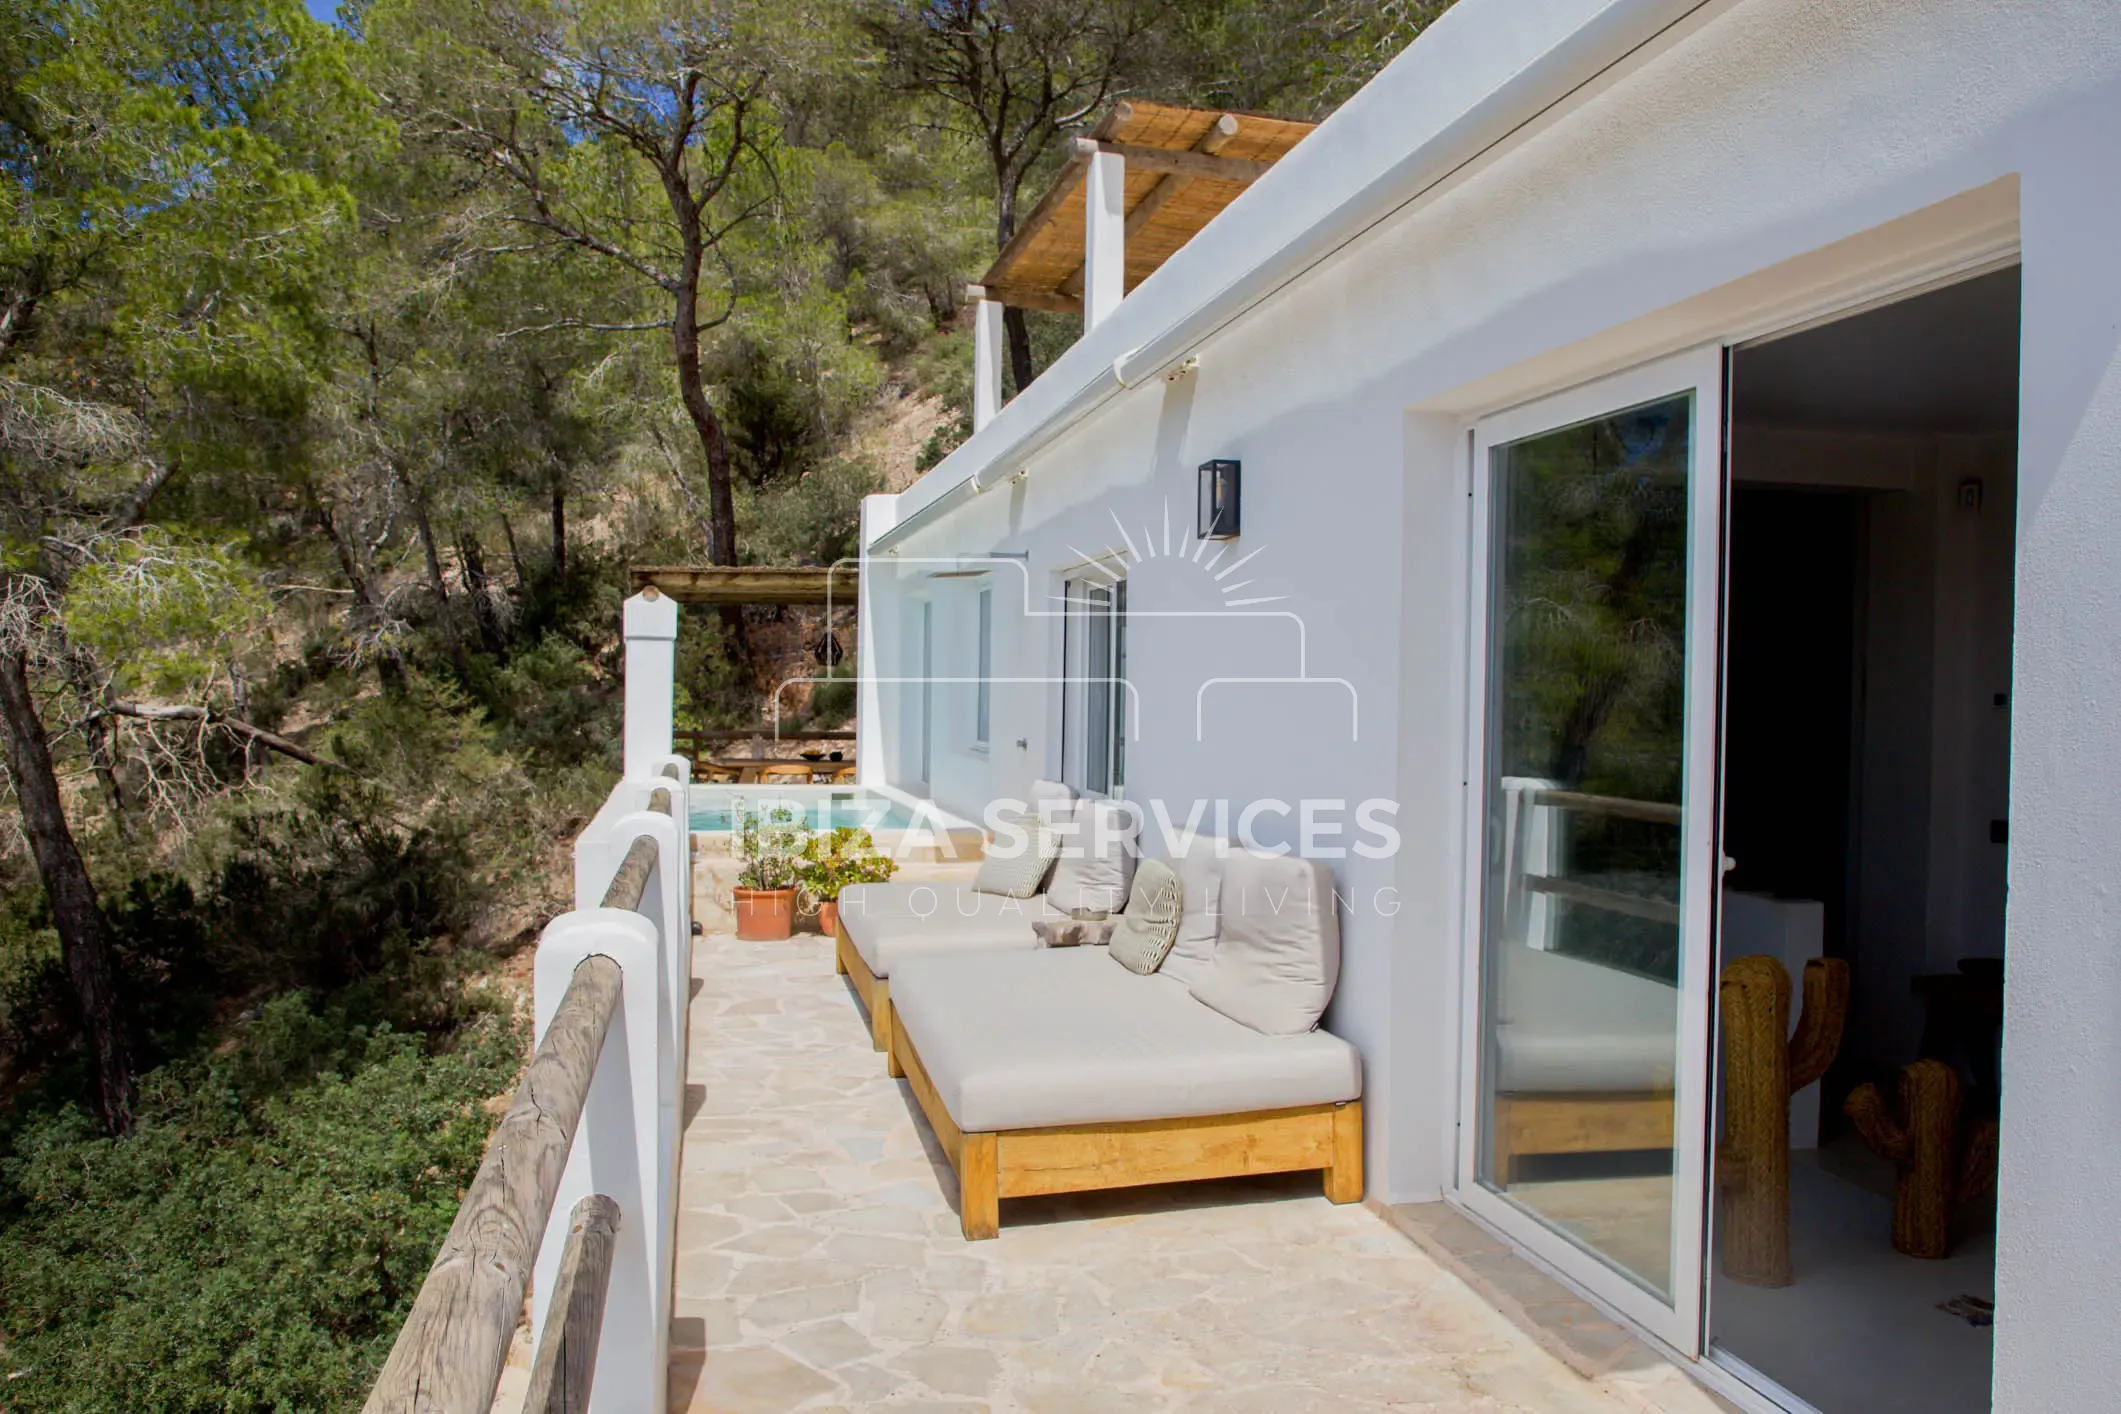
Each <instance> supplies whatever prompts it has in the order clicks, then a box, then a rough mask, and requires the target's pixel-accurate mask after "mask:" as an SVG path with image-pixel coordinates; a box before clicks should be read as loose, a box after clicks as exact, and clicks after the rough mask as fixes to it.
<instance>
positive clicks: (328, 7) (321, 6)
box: [307, 0, 339, 24]
mask: <svg viewBox="0 0 2121 1414" xmlns="http://www.w3.org/2000/svg"><path fill="white" fill-rule="evenodd" d="M307 3H308V5H309V13H310V14H312V15H314V16H316V17H317V18H318V19H320V20H323V21H324V22H325V23H326V24H329V23H330V22H331V20H332V18H333V17H334V16H335V15H337V14H338V13H339V0H307Z"/></svg>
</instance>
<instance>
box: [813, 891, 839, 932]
mask: <svg viewBox="0 0 2121 1414" xmlns="http://www.w3.org/2000/svg"><path fill="white" fill-rule="evenodd" d="M817 930H818V931H819V932H820V933H823V934H824V935H825V936H826V937H828V938H834V937H838V936H839V931H840V905H839V900H837V899H828V900H826V901H825V902H823V903H820V904H819V905H818V906H817Z"/></svg>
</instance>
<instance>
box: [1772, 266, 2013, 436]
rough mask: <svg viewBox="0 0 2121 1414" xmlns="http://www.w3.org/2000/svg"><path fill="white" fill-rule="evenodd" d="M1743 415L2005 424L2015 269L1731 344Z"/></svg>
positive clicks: (1923, 424)
mask: <svg viewBox="0 0 2121 1414" xmlns="http://www.w3.org/2000/svg"><path fill="white" fill-rule="evenodd" d="M1732 403H1733V406H1732V413H1733V416H1734V417H1735V419H1736V420H1737V421H1738V422H1741V423H1751V424H1755V425H1768V426H1784V427H1832V428H1840V429H1845V430H1852V431H1853V430H1862V431H1876V432H1913V431H1926V432H2008V431H2010V430H2011V429H2012V428H2014V427H2015V426H2016V425H2017V418H2018V271H2017V269H2016V268H2015V267H2013V268H2011V269H2009V270H1999V271H1997V272H1996V273H1994V274H1992V275H1983V276H1981V277H1979V278H1978V279H1973V280H1966V281H1962V282H1961V283H1959V284H1956V285H1948V286H1946V287H1945V288H1943V289H1941V290H1933V291H1931V292H1930V293H1928V294H1924V295H1918V296H1916V297H1915V298H1913V299H1906V300H1900V301H1898V302H1897V303H1894V304H1888V305H1883V306H1880V307H1879V308H1877V309H1873V310H1869V311H1867V312H1865V313H1863V314H1859V315H1855V316H1853V317H1852V318H1848V319H1841V320H1836V321H1835V322H1833V323H1831V324H1822V325H1820V326H1819V327H1817V328H1814V329H1807V330H1805V331H1804V332H1803V333H1801V334H1792V335H1789V336H1788V337H1786V338H1780V339H1775V340H1772V341H1770V342H1768V343H1764V344H1759V345H1755V346H1753V347H1750V348H1744V349H1740V350H1739V351H1738V356H1737V361H1736V367H1735V369H1734V371H1733V374H1732Z"/></svg>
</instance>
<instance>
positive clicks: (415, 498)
mask: <svg viewBox="0 0 2121 1414" xmlns="http://www.w3.org/2000/svg"><path fill="white" fill-rule="evenodd" d="M398 480H399V482H400V484H402V485H404V487H405V494H406V499H407V500H409V501H411V502H412V523H413V527H414V529H416V530H418V531H419V533H420V549H421V551H422V552H424V553H425V554H426V556H427V587H428V589H429V590H430V591H431V592H432V593H433V594H434V597H435V622H436V623H438V624H440V625H441V626H442V641H443V642H444V643H445V644H447V645H448V647H449V661H450V662H451V663H452V664H453V665H455V667H456V670H457V676H458V677H459V678H461V679H464V680H466V681H469V680H470V678H471V660H470V659H469V658H467V657H465V656H464V640H463V639H462V638H459V637H458V636H457V623H456V616H455V615H454V614H453V613H452V612H451V607H450V603H449V582H448V581H447V580H445V579H444V578H443V577H442V551H441V548H440V547H439V546H437V545H436V544H435V532H434V524H433V522H432V521H431V520H430V519H429V518H428V515H427V497H426V496H425V495H424V494H422V493H421V491H420V490H419V488H417V487H415V486H413V485H412V484H411V483H410V481H409V480H408V479H407V478H406V477H405V475H404V474H403V473H402V472H400V473H399V476H398Z"/></svg>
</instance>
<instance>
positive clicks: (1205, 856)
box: [1163, 835, 1239, 985]
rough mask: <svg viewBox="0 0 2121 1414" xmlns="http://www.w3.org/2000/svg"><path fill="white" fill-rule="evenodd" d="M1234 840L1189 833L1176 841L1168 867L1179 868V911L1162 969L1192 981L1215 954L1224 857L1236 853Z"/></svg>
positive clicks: (1165, 973) (1220, 913)
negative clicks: (1172, 939) (1175, 936)
mask: <svg viewBox="0 0 2121 1414" xmlns="http://www.w3.org/2000/svg"><path fill="white" fill-rule="evenodd" d="M1238 849H1239V845H1238V843H1237V841H1235V840H1226V839H1218V838H1216V837H1215V836H1213V835H1188V836H1186V837H1185V838H1184V839H1182V840H1180V841H1179V842H1178V845H1177V847H1176V854H1175V857H1174V858H1173V859H1172V860H1171V867H1172V868H1173V869H1174V870H1176V871H1177V872H1178V886H1179V893H1180V896H1181V897H1180V907H1181V912H1180V914H1179V918H1178V938H1177V940H1176V941H1175V942H1173V943H1172V944H1171V951H1170V952H1169V953H1167V954H1166V955H1165V957H1164V966H1163V973H1164V975H1165V976H1166V977H1176V978H1177V979H1178V980H1179V981H1181V982H1184V983H1187V984H1188V985H1191V984H1192V983H1193V982H1195V981H1197V980H1199V978H1200V975H1201V973H1203V972H1205V971H1207V969H1208V964H1209V962H1210V961H1212V960H1213V959H1214V957H1215V939H1216V937H1217V936H1218V935H1219V934H1220V933H1221V932H1222V892H1223V861H1224V860H1225V859H1226V858H1228V857H1229V856H1230V855H1232V854H1235V853H1237V851H1238Z"/></svg>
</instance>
